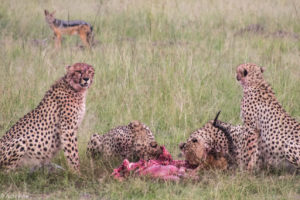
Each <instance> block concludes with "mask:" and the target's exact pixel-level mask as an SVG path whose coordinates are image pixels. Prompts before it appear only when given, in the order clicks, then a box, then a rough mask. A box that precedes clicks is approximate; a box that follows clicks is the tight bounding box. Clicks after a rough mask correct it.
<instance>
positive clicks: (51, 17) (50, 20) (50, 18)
mask: <svg viewBox="0 0 300 200" xmlns="http://www.w3.org/2000/svg"><path fill="white" fill-rule="evenodd" d="M44 13H45V19H46V22H47V23H48V24H52V23H53V22H54V21H55V18H54V13H55V11H53V12H52V13H49V11H48V10H44Z"/></svg>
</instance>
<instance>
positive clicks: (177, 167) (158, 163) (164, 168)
mask: <svg viewBox="0 0 300 200" xmlns="http://www.w3.org/2000/svg"><path fill="white" fill-rule="evenodd" d="M162 150H163V153H162V154H161V155H160V156H159V158H158V159H157V160H149V161H144V160H140V161H138V162H135V163H133V162H132V163H130V162H129V161H128V160H127V159H125V160H124V161H123V163H122V165H121V166H120V167H119V168H117V169H114V172H113V173H112V175H113V176H114V178H116V179H118V180H123V178H124V177H126V176H128V175H129V174H130V172H132V173H133V174H135V175H139V176H149V177H152V178H159V179H163V180H173V181H177V180H179V179H180V177H182V176H183V175H184V174H185V172H186V170H187V169H194V168H195V167H194V166H191V165H189V164H188V163H187V162H186V161H185V160H173V159H172V156H171V154H170V153H169V152H168V151H167V149H166V148H165V147H164V146H162Z"/></svg>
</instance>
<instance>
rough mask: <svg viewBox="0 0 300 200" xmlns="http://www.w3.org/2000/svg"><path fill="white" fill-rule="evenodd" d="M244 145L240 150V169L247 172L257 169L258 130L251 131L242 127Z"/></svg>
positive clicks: (258, 153)
mask: <svg viewBox="0 0 300 200" xmlns="http://www.w3.org/2000/svg"><path fill="white" fill-rule="evenodd" d="M244 130H245V132H244V134H245V139H244V141H243V142H244V144H243V149H242V156H241V160H242V161H241V162H242V167H243V168H245V169H247V170H248V171H252V170H254V169H257V168H258V166H259V156H260V150H259V145H260V132H259V131H258V130H256V129H255V130H254V129H251V128H250V127H248V126H245V127H244Z"/></svg>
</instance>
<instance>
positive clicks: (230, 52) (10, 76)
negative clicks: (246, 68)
mask: <svg viewBox="0 0 300 200" xmlns="http://www.w3.org/2000/svg"><path fill="white" fill-rule="evenodd" d="M44 9H48V10H50V11H53V10H56V17H57V18H60V19H70V20H71V19H81V20H85V21H87V22H89V23H91V24H92V25H93V26H94V31H95V39H96V40H97V41H98V43H97V45H96V46H95V47H94V48H93V50H92V51H88V50H81V48H79V47H78V46H79V45H80V44H81V41H80V40H79V39H78V37H75V36H72V37H65V40H64V41H63V44H62V49H61V50H59V51H57V50H55V49H54V41H53V39H52V36H53V33H52V31H51V30H50V28H49V27H48V25H47V24H46V22H45V21H44V16H43V10H44ZM299 21H300V2H298V1H292V0H291V1H284V0H265V1H259V0H254V1H253V0H251V1H250V0H245V1H234V0H225V1H224V0H214V1H208V0H201V1H196V0H187V1H178V0H172V1H171V0H169V1H167V0H166V1H158V0H152V1H137V0H122V1H120V0H110V1H108V0H101V1H95V0H86V1H82V0H74V1H66V0H65V1H37V0H32V1H17V0H11V1H1V4H0V44H1V45H0V46H1V48H0V58H1V62H0V71H1V73H0V95H1V96H0V97H1V98H0V135H3V134H4V133H5V132H6V131H7V130H8V129H9V128H10V127H11V126H12V125H13V124H14V123H15V122H16V121H17V120H18V119H19V118H20V117H22V116H23V115H24V114H26V113H27V112H29V111H30V110H32V109H33V108H35V107H36V106H37V104H38V103H39V102H40V100H41V98H42V97H43V95H44V93H45V92H46V91H47V90H48V89H49V87H50V85H52V84H53V82H54V81H55V80H57V79H58V78H59V77H61V76H62V75H63V74H64V72H65V69H64V67H65V66H67V65H70V64H72V63H75V62H86V63H89V64H92V65H93V66H94V67H95V70H96V74H95V81H94V84H93V85H92V87H91V88H90V90H89V93H88V99H87V111H86V115H85V118H84V120H83V122H82V125H81V127H80V129H79V131H78V137H79V148H80V159H81V167H82V173H83V177H80V178H79V177H75V176H72V175H70V174H67V173H59V174H57V175H48V174H47V173H44V172H38V173H34V174H33V175H32V174H28V173H27V172H26V171H24V172H23V171H21V172H18V173H12V174H9V175H7V174H5V173H1V174H0V176H1V179H0V193H1V195H0V198H10V197H14V196H9V195H13V194H14V195H18V194H26V195H29V197H30V198H53V199H54V198H83V199H84V198H98V197H99V198H103V199H192V198H197V199H253V198H258V199H276V198H278V199H299V198H300V190H299V188H300V180H299V179H300V177H299V175H289V174H285V173H283V174H277V173H275V174H272V173H271V174H269V173H263V172H262V173H259V174H239V173H234V174H231V173H220V172H205V173H203V175H202V176H201V177H202V178H201V180H200V181H199V182H196V183H194V182H192V181H190V182H189V181H187V182H183V183H164V182H156V181H152V180H147V179H146V180H144V179H133V180H128V182H124V183H119V182H116V181H114V180H112V179H111V178H110V177H109V174H110V173H111V168H112V167H114V166H115V165H113V166H103V165H105V163H101V162H99V163H98V164H99V165H98V167H97V170H96V173H95V174H94V173H93V172H91V170H90V166H89V161H88V159H86V157H85V149H86V144H87V142H88V140H89V137H90V135H91V134H92V133H95V132H97V133H100V134H102V133H105V132H107V131H108V130H109V129H111V128H113V127H115V126H117V125H121V124H128V123H129V122H130V121H131V120H134V119H138V120H141V121H143V122H144V123H146V124H147V125H148V126H149V127H150V128H151V130H152V131H153V132H154V133H155V135H156V139H157V140H158V142H159V143H161V144H164V145H166V147H167V148H168V149H169V151H170V152H171V153H172V154H173V155H174V156H175V157H176V155H177V154H178V152H179V150H178V147H177V145H178V143H179V142H181V141H184V140H186V139H187V137H188V136H189V134H190V133H191V131H193V130H195V129H197V128H199V127H201V126H202V125H203V124H204V123H206V122H207V121H208V120H210V119H212V118H213V117H214V115H215V114H216V112H217V111H218V110H222V115H221V119H222V120H224V121H228V122H231V123H234V124H238V123H240V122H241V121H240V117H239V115H240V114H239V112H240V108H239V104H240V99H241V95H242V92H241V88H240V86H239V85H238V83H237V81H236V80H235V68H236V66H237V65H238V64H241V63H245V62H253V63H256V64H259V65H262V66H264V67H265V68H266V71H265V78H266V79H267V80H268V82H269V83H270V84H271V85H272V87H273V89H274V91H275V92H276V96H277V98H278V100H279V101H280V102H281V104H282V105H283V106H284V108H285V109H286V110H287V111H288V112H289V113H290V114H291V115H292V116H293V117H295V118H296V119H297V120H298V121H300V117H299V116H300V104H299V99H300V79H299V77H300V66H299V55H300V42H299V37H300V24H299ZM253 24H259V25H260V26H262V27H264V30H263V31H262V32H259V31H255V30H253V29H251V30H250V31H244V32H243V33H242V32H241V30H242V29H243V28H247V27H248V26H249V25H253ZM245 30H246V29H245ZM278 31H282V32H283V31H284V34H283V37H279V36H278V34H277V35H276V32H277V33H278ZM295 35H299V36H298V38H297V37H296V36H295ZM42 41H45V42H44V43H43V42H42ZM54 162H56V163H58V164H61V165H63V166H66V164H65V159H64V157H63V155H62V154H60V155H59V156H57V157H56V158H55V159H54ZM64 190H66V192H64ZM5 194H6V196H5ZM17 197H18V196H17Z"/></svg>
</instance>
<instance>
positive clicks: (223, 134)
mask: <svg viewBox="0 0 300 200" xmlns="http://www.w3.org/2000/svg"><path fill="white" fill-rule="evenodd" d="M219 114H220V112H219V113H218V114H217V116H216V118H215V120H213V121H210V122H208V123H206V124H205V125H204V126H203V127H202V128H200V129H198V130H196V131H194V132H193V133H192V134H191V135H190V137H189V139H188V140H187V142H186V143H181V144H180V146H179V148H180V149H181V151H182V152H183V154H184V155H185V158H186V160H187V161H188V162H189V164H191V165H198V166H200V168H202V167H203V168H207V166H212V167H213V168H218V169H226V168H227V167H234V166H235V165H238V166H239V168H241V169H247V170H252V169H256V168H258V166H259V163H258V161H259V159H258V158H259V151H258V145H257V144H258V143H259V134H258V132H257V131H255V130H252V129H250V128H248V127H244V126H233V125H231V124H229V123H225V122H222V121H219V120H218V116H219ZM222 165H223V166H222Z"/></svg>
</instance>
